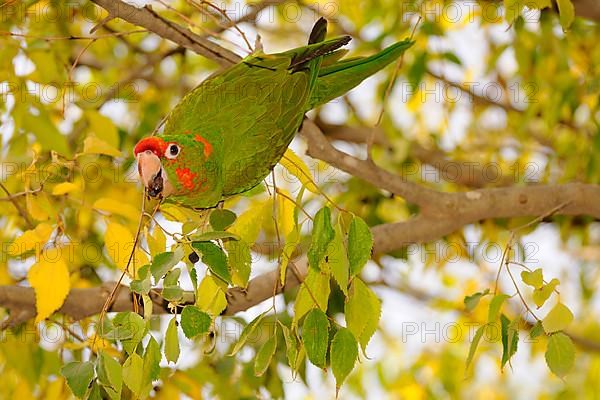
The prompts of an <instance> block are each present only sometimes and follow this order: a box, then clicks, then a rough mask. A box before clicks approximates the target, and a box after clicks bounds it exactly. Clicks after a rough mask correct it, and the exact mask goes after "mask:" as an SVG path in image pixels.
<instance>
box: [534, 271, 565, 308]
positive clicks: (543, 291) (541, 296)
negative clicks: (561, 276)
mask: <svg viewBox="0 0 600 400" xmlns="http://www.w3.org/2000/svg"><path fill="white" fill-rule="evenodd" d="M559 283H560V281H559V280H558V279H556V278H554V279H552V280H551V281H550V282H549V283H548V284H546V285H544V286H542V287H541V288H539V289H535V290H534V291H533V302H534V303H535V305H536V306H537V308H540V307H541V306H543V305H544V303H545V302H546V300H548V299H549V298H550V295H551V294H552V292H553V291H554V289H555V288H556V286H558V284H559Z"/></svg>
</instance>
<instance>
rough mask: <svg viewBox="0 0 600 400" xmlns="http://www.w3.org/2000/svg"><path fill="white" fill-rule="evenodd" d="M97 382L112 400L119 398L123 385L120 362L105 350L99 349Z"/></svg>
mask: <svg viewBox="0 0 600 400" xmlns="http://www.w3.org/2000/svg"><path fill="white" fill-rule="evenodd" d="M96 374H97V375H98V382H99V383H100V385H102V387H103V388H104V390H105V391H106V393H107V394H108V396H109V397H110V398H111V399H112V400H118V399H120V398H121V389H122V387H123V371H122V367H121V364H119V362H118V361H117V360H115V359H114V358H112V357H111V356H110V355H108V354H107V353H106V352H104V351H101V352H100V356H99V357H98V366H97V367H96Z"/></svg>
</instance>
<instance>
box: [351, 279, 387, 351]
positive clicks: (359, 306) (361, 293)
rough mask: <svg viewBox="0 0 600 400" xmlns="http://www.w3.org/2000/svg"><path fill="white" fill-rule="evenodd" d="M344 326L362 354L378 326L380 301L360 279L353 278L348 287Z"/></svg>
mask: <svg viewBox="0 0 600 400" xmlns="http://www.w3.org/2000/svg"><path fill="white" fill-rule="evenodd" d="M345 317H346V326H347V327H348V329H350V331H351V332H352V334H354V337H356V338H358V341H359V343H360V345H361V348H362V349H363V352H364V351H365V350H366V348H367V344H369V340H371V337H372V336H373V334H374V333H375V331H376V330H377V327H378V326H379V318H380V317H381V301H380V300H379V299H378V298H377V296H376V295H375V293H374V292H373V291H372V290H371V289H370V288H369V287H368V286H367V285H366V284H365V283H364V282H363V281H361V280H360V279H358V278H355V279H354V280H353V281H352V285H351V286H350V291H349V297H348V301H347V302H346V307H345Z"/></svg>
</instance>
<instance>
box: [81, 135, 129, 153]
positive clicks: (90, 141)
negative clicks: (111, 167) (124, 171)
mask: <svg viewBox="0 0 600 400" xmlns="http://www.w3.org/2000/svg"><path fill="white" fill-rule="evenodd" d="M83 153H84V154H106V155H107V156H113V157H121V152H120V151H119V150H118V149H116V148H114V147H113V146H111V145H110V144H108V143H106V142H105V141H104V140H102V139H98V138H97V137H96V136H88V137H86V138H85V140H84V141H83Z"/></svg>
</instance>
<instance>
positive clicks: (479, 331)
mask: <svg viewBox="0 0 600 400" xmlns="http://www.w3.org/2000/svg"><path fill="white" fill-rule="evenodd" d="M485 327H486V325H482V326H480V327H479V328H477V331H475V336H473V341H472V342H471V345H470V346H469V355H468V356H467V364H466V366H465V370H467V369H469V365H471V362H472V361H473V357H475V351H477V346H479V342H480V341H481V337H482V336H483V332H484V331H485Z"/></svg>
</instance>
